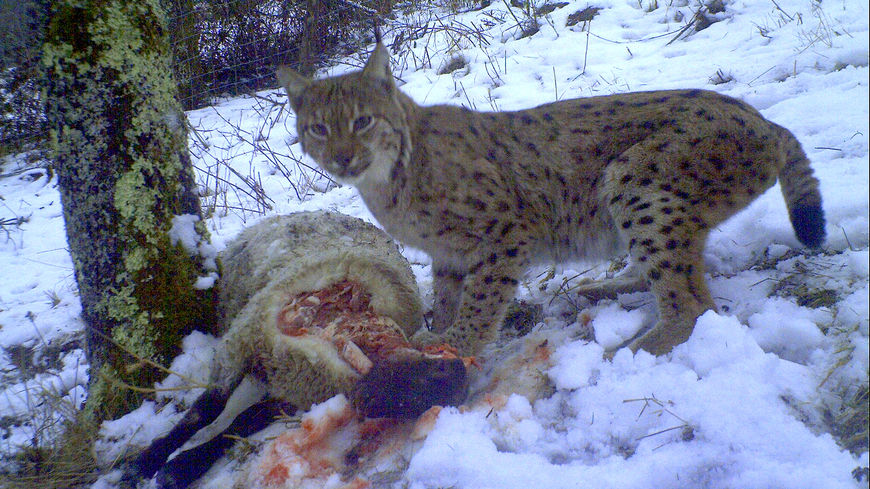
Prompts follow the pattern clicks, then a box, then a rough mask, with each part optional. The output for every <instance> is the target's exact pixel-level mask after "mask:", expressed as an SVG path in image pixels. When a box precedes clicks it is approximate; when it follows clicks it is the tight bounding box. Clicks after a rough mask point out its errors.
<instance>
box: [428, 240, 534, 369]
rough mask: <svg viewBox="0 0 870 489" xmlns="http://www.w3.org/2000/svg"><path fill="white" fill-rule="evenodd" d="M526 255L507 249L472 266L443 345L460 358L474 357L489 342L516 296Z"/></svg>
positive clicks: (492, 254)
mask: <svg viewBox="0 0 870 489" xmlns="http://www.w3.org/2000/svg"><path fill="white" fill-rule="evenodd" d="M526 263H527V262H526V257H525V253H523V252H522V251H520V250H519V249H517V248H509V249H504V250H500V251H496V252H493V253H491V254H490V255H489V256H487V257H486V258H485V259H483V260H481V261H480V262H478V263H477V264H475V265H474V266H473V267H472V269H471V271H470V273H469V274H468V275H466V276H465V280H464V282H463V290H462V297H461V300H460V304H459V310H458V311H457V315H456V319H455V320H454V321H453V324H452V325H451V326H450V328H448V330H447V331H446V332H445V333H444V339H445V341H446V342H447V343H448V344H450V345H452V346H454V347H456V348H457V349H458V350H459V352H460V353H461V354H463V355H474V354H476V353H478V352H479V351H480V349H481V348H482V347H483V345H485V344H486V343H488V342H490V341H492V340H493V339H494V338H495V337H496V334H497V332H498V328H499V327H500V326H501V323H502V321H503V320H504V316H505V313H506V312H507V308H508V306H509V305H510V303H511V300H512V299H513V298H514V295H515V294H516V289H517V284H518V283H519V277H520V276H521V275H522V273H523V271H524V270H525V265H526Z"/></svg>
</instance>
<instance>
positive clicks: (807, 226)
mask: <svg viewBox="0 0 870 489" xmlns="http://www.w3.org/2000/svg"><path fill="white" fill-rule="evenodd" d="M790 217H791V225H792V226H793V227H794V232H795V234H796V235H797V239H798V240H800V242H801V243H803V244H804V245H805V246H807V247H809V248H819V247H820V246H822V244H823V243H824V242H825V211H824V210H822V207H821V206H796V207H795V208H793V209H791V212H790Z"/></svg>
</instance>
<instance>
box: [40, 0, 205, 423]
mask: <svg viewBox="0 0 870 489" xmlns="http://www.w3.org/2000/svg"><path fill="white" fill-rule="evenodd" d="M165 25H166V24H165V18H164V14H163V12H162V11H161V9H160V6H159V2H158V0H143V1H136V2H127V1H119V0H85V1H80V0H60V1H58V2H56V3H55V10H54V14H53V17H52V19H51V21H50V23H49V28H48V32H47V37H46V43H45V46H44V52H43V65H44V68H45V70H46V85H47V90H46V99H45V101H46V116H47V119H48V122H49V127H50V130H51V140H52V143H53V151H54V161H53V164H54V167H55V170H56V172H57V175H58V183H59V187H60V193H61V202H62V204H63V210H64V221H65V224H66V233H67V240H68V242H69V248H70V254H71V255H72V259H73V263H74V265H75V275H76V280H77V282H78V286H79V291H80V297H81V302H82V318H83V319H84V321H85V323H86V334H85V337H86V342H87V357H88V360H89V362H90V389H89V398H88V403H87V405H86V412H87V413H88V414H89V415H92V416H94V418H95V419H97V420H101V419H110V418H112V417H115V416H117V415H119V414H122V413H124V412H127V411H128V410H129V409H130V408H131V407H135V406H138V404H139V403H140V401H141V397H142V395H141V394H140V393H139V392H138V391H137V390H135V389H130V388H128V387H122V386H123V385H124V384H129V385H132V386H136V387H142V388H149V387H150V386H151V385H152V384H153V383H154V382H155V381H156V380H159V379H160V378H162V376H163V375H165V374H163V373H162V372H160V371H159V370H158V369H156V368H155V367H154V364H160V365H166V364H168V362H169V361H170V360H171V358H172V357H173V356H174V355H175V354H177V352H178V349H179V345H180V340H181V338H182V337H183V336H184V335H186V334H187V333H189V332H190V331H192V330H193V329H204V330H211V329H212V328H213V327H214V324H215V318H216V312H215V311H216V301H217V299H216V297H217V293H216V290H215V288H214V287H208V284H209V282H210V281H212V282H213V279H214V278H215V277H216V270H215V268H216V267H215V263H214V261H213V259H210V258H208V257H203V256H202V255H201V254H200V253H198V252H197V248H199V249H200V250H201V249H203V247H202V246H201V245H203V244H204V243H206V242H207V241H208V237H207V231H206V230H205V226H204V225H203V224H202V221H201V219H200V220H198V221H197V223H196V226H195V229H196V233H193V236H195V239H193V243H192V245H193V246H191V245H190V244H188V246H187V248H185V247H184V246H182V244H183V243H191V239H190V238H189V236H190V234H191V233H187V234H186V236H188V239H187V240H184V239H182V240H179V239H178V237H179V235H178V234H177V231H178V230H179V229H182V228H184V226H183V225H182V223H184V222H187V223H191V222H193V221H196V220H197V219H199V217H200V207H199V200H198V198H197V196H196V193H195V191H194V178H193V170H192V166H191V162H190V156H189V154H188V149H187V134H186V128H185V120H184V118H185V115H184V113H183V112H182V110H181V108H180V106H179V104H178V102H177V100H176V97H175V94H176V85H175V83H174V81H173V79H172V75H171V73H172V70H171V69H170V62H169V60H170V54H169V53H170V51H169V46H168V43H167V36H166V30H165ZM185 215H186V216H187V217H183V216H185ZM176 216H182V217H178V218H176ZM193 216H195V217H193ZM173 223H175V224H176V227H175V229H174V230H173ZM171 230H173V232H170V231H171ZM182 235H185V233H182ZM197 242H198V243H197ZM197 245H200V246H197ZM190 248H193V249H190ZM197 283H198V284H199V287H198V288H197V287H195V284H197Z"/></svg>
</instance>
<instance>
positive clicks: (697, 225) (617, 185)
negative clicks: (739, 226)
mask: <svg viewBox="0 0 870 489" xmlns="http://www.w3.org/2000/svg"><path fill="white" fill-rule="evenodd" d="M629 153H630V152H629ZM631 163H632V155H631V154H628V155H623V156H621V157H620V159H619V160H617V162H616V164H614V165H611V167H610V168H609V169H608V184H607V185H608V192H609V204H608V207H609V209H610V212H611V214H612V216H613V220H614V223H615V225H616V226H617V228H618V229H620V230H621V232H623V233H625V235H626V236H627V237H628V242H629V252H630V253H631V256H632V259H633V260H634V262H635V263H636V265H637V266H638V267H639V270H640V271H641V272H642V274H643V277H644V278H645V279H646V280H647V282H648V283H649V289H650V291H651V292H652V293H653V295H654V296H655V298H656V304H657V306H658V313H659V321H658V322H657V323H656V325H655V326H654V327H653V328H652V329H651V330H649V331H648V332H646V333H645V334H643V335H642V336H641V337H639V338H637V339H636V340H634V341H633V342H632V343H631V344H630V347H631V348H632V350H634V351H637V350H639V349H643V350H646V351H648V352H650V353H652V354H654V355H661V354H664V353H667V352H669V351H670V350H671V349H672V348H673V347H674V346H676V345H678V344H680V343H683V342H684V341H686V340H687V339H688V338H689V336H690V335H691V334H692V330H693V329H694V327H695V321H696V319H697V318H698V316H700V315H701V314H703V313H704V311H707V310H709V309H714V310H715V309H716V306H715V304H714V302H713V297H712V296H711V295H710V291H709V289H708V288H707V284H706V282H705V279H704V258H703V251H704V245H705V242H706V238H707V234H708V232H709V231H708V230H709V227H710V226H711V225H715V224H718V222H717V223H708V222H706V221H705V220H704V219H703V218H702V217H700V216H699V215H695V214H693V213H692V210H693V206H692V204H691V203H690V202H689V201H688V199H687V198H686V197H685V196H686V195H687V192H688V190H686V189H678V188H672V186H673V185H674V184H673V183H672V182H671V181H667V182H664V183H663V181H662V180H659V181H656V178H655V177H656V175H655V174H650V172H649V170H647V169H646V168H648V166H649V165H650V164H651V163H650V158H649V156H647V157H646V158H645V159H644V163H643V167H642V168H639V167H638V165H632V164H631ZM661 166H662V167H665V165H664V164H662V165H661ZM662 187H664V188H665V189H668V188H671V190H670V191H666V190H662Z"/></svg>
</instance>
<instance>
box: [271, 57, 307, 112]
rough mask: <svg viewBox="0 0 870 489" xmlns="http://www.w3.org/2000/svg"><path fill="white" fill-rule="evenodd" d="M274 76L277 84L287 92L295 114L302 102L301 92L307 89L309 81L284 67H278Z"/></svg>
mask: <svg viewBox="0 0 870 489" xmlns="http://www.w3.org/2000/svg"><path fill="white" fill-rule="evenodd" d="M275 76H276V77H277V78H278V83H280V84H281V86H283V87H284V90H286V91H287V96H288V97H290V107H292V108H293V111H294V112H295V111H296V110H298V109H299V105H300V103H301V102H302V92H304V91H305V89H306V88H308V85H310V84H311V80H309V79H308V78H305V77H304V76H302V75H300V74H299V73H296V72H295V71H293V70H291V69H290V68H288V67H286V66H281V67H279V68H278V70H277V72H276V73H275Z"/></svg>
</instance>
